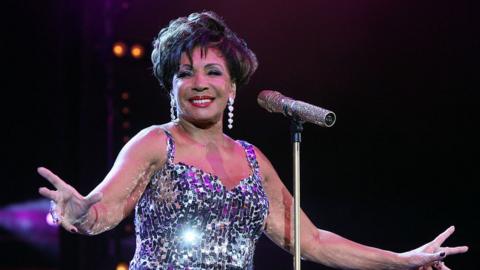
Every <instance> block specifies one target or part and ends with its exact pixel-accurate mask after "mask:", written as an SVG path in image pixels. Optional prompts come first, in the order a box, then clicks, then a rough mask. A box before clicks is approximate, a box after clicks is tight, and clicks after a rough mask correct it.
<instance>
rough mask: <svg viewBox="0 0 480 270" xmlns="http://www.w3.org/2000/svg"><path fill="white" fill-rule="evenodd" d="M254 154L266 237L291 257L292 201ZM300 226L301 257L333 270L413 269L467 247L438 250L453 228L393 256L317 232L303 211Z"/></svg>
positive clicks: (261, 158) (265, 162) (260, 156)
mask: <svg viewBox="0 0 480 270" xmlns="http://www.w3.org/2000/svg"><path fill="white" fill-rule="evenodd" d="M256 152H257V153H258V154H257V156H258V161H259V166H260V171H261V173H262V176H263V185H264V189H265V191H266V193H267V196H268V199H269V202H270V214H269V216H268V218H267V224H266V232H265V233H266V234H267V236H268V237H269V238H270V239H271V240H272V241H273V242H275V243H276V244H277V245H279V246H281V247H283V248H284V249H286V250H288V251H290V252H291V253H293V252H294V248H293V245H294V243H293V241H294V232H293V220H294V217H293V198H292V196H291V195H290V192H289V191H288V190H287V188H286V187H285V186H284V185H283V183H282V181H281V180H280V178H279V176H278V174H277V173H276V171H275V169H274V168H273V166H272V164H271V163H270V162H269V160H268V159H267V158H266V157H265V156H264V155H263V154H262V153H261V151H260V150H258V149H256ZM300 224H301V225H300V227H301V228H300V233H301V235H300V241H301V247H300V248H301V255H302V257H303V258H305V259H307V260H310V261H314V262H317V263H321V264H323V265H326V266H329V267H333V268H341V269H399V270H400V269H401V270H405V269H414V268H418V267H420V266H423V265H430V264H432V263H434V262H435V261H438V260H442V259H444V258H445V256H447V255H451V254H456V253H463V252H466V251H467V247H457V248H440V246H441V244H442V243H443V241H445V239H446V238H447V237H448V236H449V235H450V234H451V233H453V227H451V228H449V229H448V230H447V231H445V232H444V233H442V234H441V235H439V236H438V237H437V238H436V239H435V240H434V241H432V242H430V243H428V244H426V245H424V246H422V247H420V248H418V249H416V250H412V251H410V252H406V253H395V252H391V251H387V250H382V249H378V248H374V247H369V246H365V245H361V244H359V243H356V242H353V241H350V240H348V239H346V238H344V237H341V236H339V235H337V234H334V233H332V232H329V231H325V230H320V229H318V228H317V227H315V226H314V225H313V223H312V222H311V221H310V219H309V218H308V217H307V216H306V215H305V213H304V212H303V211H302V212H301V216H300ZM443 269H447V268H443Z"/></svg>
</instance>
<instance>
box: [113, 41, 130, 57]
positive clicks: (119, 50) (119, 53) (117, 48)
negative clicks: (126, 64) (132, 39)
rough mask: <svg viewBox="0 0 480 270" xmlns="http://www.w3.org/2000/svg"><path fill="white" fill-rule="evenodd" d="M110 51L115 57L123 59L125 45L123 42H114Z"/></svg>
mask: <svg viewBox="0 0 480 270" xmlns="http://www.w3.org/2000/svg"><path fill="white" fill-rule="evenodd" d="M112 51H113V54H114V55H115V56H116V57H124V56H125V53H126V52H127V45H125V43H123V42H116V43H115V44H113V48H112Z"/></svg>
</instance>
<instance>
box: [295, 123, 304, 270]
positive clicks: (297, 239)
mask: <svg viewBox="0 0 480 270" xmlns="http://www.w3.org/2000/svg"><path fill="white" fill-rule="evenodd" d="M302 124H303V123H302V122H301V121H298V120H296V119H293V120H292V141H293V171H294V177H293V187H294V188H293V201H294V210H293V215H294V226H293V231H294V235H295V237H294V250H295V252H294V269H295V270H300V268H301V258H302V256H301V252H300V214H301V208H300V143H301V141H302V133H301V132H302V130H303V126H302Z"/></svg>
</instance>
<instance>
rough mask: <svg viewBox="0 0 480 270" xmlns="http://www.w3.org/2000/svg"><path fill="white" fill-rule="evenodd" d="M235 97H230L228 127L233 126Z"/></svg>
mask: <svg viewBox="0 0 480 270" xmlns="http://www.w3.org/2000/svg"><path fill="white" fill-rule="evenodd" d="M233 101H234V100H233V98H232V97H229V98H228V128H229V129H232V128H233Z"/></svg>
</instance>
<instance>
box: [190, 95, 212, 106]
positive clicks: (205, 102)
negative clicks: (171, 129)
mask: <svg viewBox="0 0 480 270" xmlns="http://www.w3.org/2000/svg"><path fill="white" fill-rule="evenodd" d="M213 100H214V98H213V97H208V96H199V97H192V98H190V99H189V101H190V103H191V104H192V105H193V106H195V107H199V108H205V107H208V106H209V105H210V104H212V102H213Z"/></svg>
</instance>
